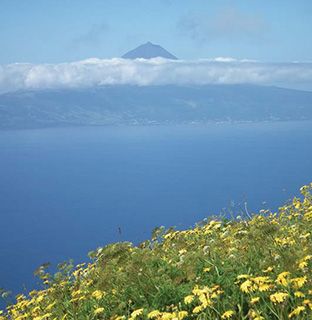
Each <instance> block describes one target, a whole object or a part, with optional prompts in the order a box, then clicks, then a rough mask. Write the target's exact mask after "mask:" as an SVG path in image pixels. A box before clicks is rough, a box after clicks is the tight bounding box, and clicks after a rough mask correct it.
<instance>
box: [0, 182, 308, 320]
mask: <svg viewBox="0 0 312 320" xmlns="http://www.w3.org/2000/svg"><path fill="white" fill-rule="evenodd" d="M311 190H312V184H310V185H307V186H304V187H302V188H301V194H302V196H301V198H299V197H296V198H294V199H293V201H292V202H291V203H288V204H287V205H284V206H282V207H281V208H279V211H278V212H270V211H268V210H262V211H260V213H259V214H255V215H253V216H250V215H248V216H247V217H239V218H237V219H224V218H222V219H221V218H220V219H218V218H214V219H208V220H205V221H203V222H201V223H199V224H197V225H196V226H195V227H194V228H191V229H189V230H181V231H178V230H174V229H172V228H171V229H169V230H165V228H163V227H161V228H157V229H155V231H154V232H153V235H152V238H151V240H147V241H145V242H143V243H141V244H140V245H138V246H134V245H133V244H132V243H129V242H121V243H113V244H110V245H107V246H106V247H104V248H99V249H97V250H95V251H94V252H91V253H90V254H89V256H90V258H91V262H90V263H88V264H80V265H78V266H76V267H74V266H72V264H71V263H64V264H61V265H60V266H59V270H58V272H57V273H56V274H55V275H50V274H49V273H48V272H47V270H46V266H42V267H40V268H39V269H38V270H37V272H36V274H37V276H38V277H40V278H41V279H42V283H43V288H44V289H42V290H34V291H31V292H29V294H27V295H18V296H17V297H16V301H15V302H14V304H11V305H8V306H7V308H6V309H5V310H3V311H0V320H74V319H90V320H100V319H109V320H147V319H151V320H183V319H185V320H188V319H219V320H227V319H231V320H239V319H249V320H265V319H300V320H308V319H310V320H311V319H312V277H311V275H312V236H311V234H312V194H311Z"/></svg>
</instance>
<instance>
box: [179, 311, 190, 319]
mask: <svg viewBox="0 0 312 320" xmlns="http://www.w3.org/2000/svg"><path fill="white" fill-rule="evenodd" d="M187 315H188V313H187V311H179V312H178V319H179V320H182V319H184V318H186V317H187Z"/></svg>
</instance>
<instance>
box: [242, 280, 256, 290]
mask: <svg viewBox="0 0 312 320" xmlns="http://www.w3.org/2000/svg"><path fill="white" fill-rule="evenodd" d="M240 289H241V291H242V292H245V293H248V292H253V291H254V285H253V283H252V282H251V281H250V280H246V281H244V282H243V283H242V284H241V286H240Z"/></svg>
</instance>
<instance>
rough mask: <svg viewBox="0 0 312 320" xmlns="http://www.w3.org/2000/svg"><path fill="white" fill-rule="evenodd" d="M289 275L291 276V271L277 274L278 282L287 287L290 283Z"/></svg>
mask: <svg viewBox="0 0 312 320" xmlns="http://www.w3.org/2000/svg"><path fill="white" fill-rule="evenodd" d="M289 276H290V272H288V271H285V272H282V273H280V274H279V275H278V276H277V279H276V283H278V284H280V285H282V286H284V287H287V285H288V284H289Z"/></svg>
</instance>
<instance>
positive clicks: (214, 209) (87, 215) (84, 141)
mask: <svg viewBox="0 0 312 320" xmlns="http://www.w3.org/2000/svg"><path fill="white" fill-rule="evenodd" d="M311 146H312V123H311V122H272V123H270V122H267V123H241V124H238V123H236V124H233V123H223V124H207V125H202V126H191V125H188V126H187V125H185V126H182V125H181V126H150V127H148V126H146V127H145V126H142V127H80V128H53V129H52V128H51V129H38V130H17V131H1V132H0V155H1V156H0V262H1V263H0V287H3V288H6V289H10V290H13V291H14V292H17V291H20V290H24V288H27V289H31V288H32V287H33V286H35V285H36V280H34V277H33V271H34V270H35V269H36V268H37V267H38V266H39V265H40V264H42V263H46V262H50V263H52V265H56V264H57V263H59V262H62V261H64V260H68V259H70V258H73V259H74V261H75V262H76V263H80V262H82V261H86V260H87V253H88V252H89V251H90V250H93V249H95V248H97V247H99V246H104V245H105V244H108V243H110V242H113V241H125V240H128V241H132V242H134V243H138V242H140V241H142V240H144V239H146V238H149V237H150V234H151V231H152V229H153V228H154V227H156V226H160V225H164V226H167V227H170V226H176V227H177V228H180V229H181V228H187V227H190V226H192V225H194V224H195V223H196V222H198V221H201V220H203V219H204V218H206V217H208V216H210V215H212V214H218V213H220V212H222V213H223V214H230V212H232V213H233V214H239V213H240V210H242V209H243V208H245V202H246V203H247V210H248V212H249V213H253V212H256V211H257V210H259V209H261V208H265V209H267V208H270V209H272V210H276V209H277V208H278V206H280V205H282V204H283V203H284V202H285V201H287V200H289V199H290V198H291V197H293V196H295V195H298V194H299V193H298V189H299V188H300V187H301V186H302V185H304V184H306V183H309V182H311V181H312V148H311Z"/></svg>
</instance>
